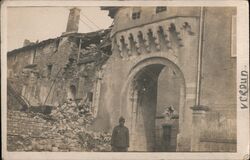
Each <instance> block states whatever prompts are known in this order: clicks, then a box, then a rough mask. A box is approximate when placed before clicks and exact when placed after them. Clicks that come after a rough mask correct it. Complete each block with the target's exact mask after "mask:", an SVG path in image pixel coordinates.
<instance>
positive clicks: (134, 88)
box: [121, 57, 185, 151]
mask: <svg viewBox="0 0 250 160" xmlns="http://www.w3.org/2000/svg"><path fill="white" fill-rule="evenodd" d="M166 67H167V68H168V69H170V70H172V71H173V72H174V73H175V74H176V76H177V78H178V80H179V84H180V85H179V86H180V87H179V88H178V89H179V92H178V93H179V96H178V99H179V103H178V104H179V106H177V107H178V114H179V117H180V118H179V119H178V121H177V124H178V123H181V121H183V117H184V113H183V108H184V106H185V80H184V76H183V74H182V72H181V70H180V69H179V67H178V66H177V65H176V64H174V63H173V62H172V61H170V60H168V59H166V58H163V57H151V58H147V59H144V60H142V61H140V62H138V63H137V64H136V65H135V66H133V67H132V69H131V70H130V73H129V76H128V80H127V83H126V84H125V86H124V88H123V90H122V95H123V96H122V99H121V107H122V108H121V112H122V114H123V115H124V114H125V115H126V117H127V126H128V127H129V130H130V137H131V138H130V150H131V151H170V150H167V149H162V148H164V147H162V148H160V149H159V143H158V142H157V140H156V139H157V138H158V139H159V136H158V137H157V134H156V127H157V125H156V123H157V122H156V119H157V115H156V113H157V97H158V96H159V95H157V89H158V87H159V86H158V78H159V75H160V74H161V72H162V70H163V68H166ZM170 96H171V94H170ZM180 129H181V128H180ZM180 129H178V131H177V132H176V134H177V133H178V132H179V130H180ZM161 136H162V135H161ZM160 138H162V137H160ZM176 139H177V135H175V140H174V141H175V145H176ZM157 143H158V147H156V146H157ZM162 145H164V144H162ZM169 145H170V144H169ZM171 151H176V148H175V149H174V150H171Z"/></svg>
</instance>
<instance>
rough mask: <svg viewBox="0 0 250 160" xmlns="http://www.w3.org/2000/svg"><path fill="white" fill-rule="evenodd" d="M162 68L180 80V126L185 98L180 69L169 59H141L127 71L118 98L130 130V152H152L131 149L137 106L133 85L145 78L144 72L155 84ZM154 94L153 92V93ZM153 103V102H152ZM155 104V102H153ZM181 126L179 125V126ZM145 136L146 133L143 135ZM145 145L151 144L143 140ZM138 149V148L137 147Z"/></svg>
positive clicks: (136, 93)
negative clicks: (171, 72)
mask: <svg viewBox="0 0 250 160" xmlns="http://www.w3.org/2000/svg"><path fill="white" fill-rule="evenodd" d="M164 67H168V68H170V69H171V70H173V71H174V72H175V73H176V75H177V76H178V77H179V79H180V99H179V117H180V118H179V124H181V123H182V122H183V121H184V119H185V117H184V112H185V98H186V94H185V92H186V89H185V88H186V87H185V78H184V75H183V73H182V71H181V69H180V68H179V66H178V65H177V64H175V63H174V62H172V61H170V60H169V59H167V58H165V57H149V58H146V59H143V60H141V61H139V62H138V63H136V64H135V65H134V66H132V68H131V69H130V71H129V74H128V78H127V80H126V82H125V84H124V86H123V88H122V91H121V93H122V94H121V97H120V106H121V109H120V111H121V113H120V115H123V116H125V117H126V119H127V120H126V121H127V124H128V127H129V129H130V132H131V135H132V138H131V143H132V145H131V150H133V149H134V151H153V150H152V148H150V147H146V148H145V150H136V148H133V141H134V139H133V134H134V133H133V127H134V125H135V124H134V121H135V120H134V117H135V116H134V114H133V113H134V112H135V111H134V108H135V106H138V102H137V99H138V92H135V88H136V87H135V85H134V82H135V81H137V80H138V78H140V77H141V78H142V77H145V74H144V72H145V71H146V72H149V71H150V72H151V73H150V74H148V75H147V76H148V77H154V76H155V78H156V79H155V80H156V83H155V84H157V81H158V77H159V74H160V72H161V70H162V69H163V68H164ZM152 74H153V75H152ZM154 92H155V91H154ZM156 99H157V96H156V98H153V99H152V100H154V101H155V100H156ZM152 103H153V102H152ZM154 103H155V102H154ZM179 126H181V125H179ZM181 130H182V128H180V129H179V132H181ZM145 134H147V133H145ZM145 141H146V142H147V143H151V142H148V141H147V140H145ZM137 148H138V147H137Z"/></svg>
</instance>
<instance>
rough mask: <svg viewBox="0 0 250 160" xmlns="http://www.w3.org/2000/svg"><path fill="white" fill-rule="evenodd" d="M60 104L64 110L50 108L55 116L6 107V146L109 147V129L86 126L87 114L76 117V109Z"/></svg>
mask: <svg viewBox="0 0 250 160" xmlns="http://www.w3.org/2000/svg"><path fill="white" fill-rule="evenodd" d="M63 107H64V110H66V111H65V112H63V111H59V110H56V111H54V114H55V115H56V116H57V117H58V118H57V119H56V117H55V116H54V117H53V116H46V115H43V114H39V113H32V112H20V111H10V110H8V115H7V117H8V118H7V150H8V151H59V152H65V151H110V150H111V148H110V136H111V135H110V134H109V133H100V132H92V131H90V130H88V129H87V126H86V124H89V123H90V121H89V120H90V119H89V118H87V117H79V116H78V113H79V112H77V111H76V112H74V113H72V112H70V110H72V107H73V106H72V105H69V104H68V105H64V106H63ZM65 107H67V108H65ZM58 113H59V114H58ZM66 114H67V118H63V117H62V116H63V115H66ZM72 115H74V118H73V116H72ZM77 116H78V117H77ZM90 118H91V117H90ZM79 119H81V120H79ZM83 120H84V121H85V122H83ZM75 121H76V122H75ZM79 123H81V124H79Z"/></svg>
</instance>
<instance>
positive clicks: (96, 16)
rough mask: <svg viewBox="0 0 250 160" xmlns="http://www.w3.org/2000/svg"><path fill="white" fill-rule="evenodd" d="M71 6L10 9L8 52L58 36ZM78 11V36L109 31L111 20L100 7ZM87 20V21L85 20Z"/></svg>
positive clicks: (8, 15)
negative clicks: (79, 34)
mask: <svg viewBox="0 0 250 160" xmlns="http://www.w3.org/2000/svg"><path fill="white" fill-rule="evenodd" d="M70 8H71V7H9V8H8V10H7V43H8V44H7V49H8V51H11V50H13V49H16V48H20V47H22V46H23V41H24V40H25V39H28V40H30V41H32V42H35V41H37V40H39V41H42V40H46V39H49V38H55V37H59V36H61V34H62V33H63V32H65V31H66V25H67V21H68V16H69V9H70ZM78 8H80V9H81V15H80V19H81V20H80V22H79V30H78V32H79V33H86V32H92V31H96V30H100V29H105V28H108V27H109V26H110V25H111V24H112V21H113V20H112V19H111V18H110V17H109V16H108V11H106V10H105V11H103V10H101V9H100V7H78ZM86 17H87V18H86Z"/></svg>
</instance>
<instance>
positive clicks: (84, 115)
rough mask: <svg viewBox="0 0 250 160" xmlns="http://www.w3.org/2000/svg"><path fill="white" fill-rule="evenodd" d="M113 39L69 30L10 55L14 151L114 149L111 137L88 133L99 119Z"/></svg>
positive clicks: (106, 33) (103, 32)
mask: <svg viewBox="0 0 250 160" xmlns="http://www.w3.org/2000/svg"><path fill="white" fill-rule="evenodd" d="M74 16H75V15H74ZM69 21H70V20H69ZM69 25H72V24H69ZM68 28H70V27H69V26H68ZM71 28H73V29H74V27H71ZM109 34H110V29H107V30H100V31H96V32H93V33H86V34H83V33H76V32H72V31H68V32H66V33H63V35H62V36H61V37H58V38H55V39H49V40H45V41H42V42H37V43H29V41H27V40H26V41H25V43H24V45H25V46H24V47H23V48H20V49H17V50H13V51H11V52H9V53H8V65H9V67H8V74H9V75H8V95H9V96H8V106H9V107H8V117H9V120H10V121H11V122H9V123H8V127H9V129H8V131H9V132H8V143H9V144H11V145H8V150H10V151H22V150H32V151H56V150H59V151H61V150H62V151H92V150H94V151H105V150H106V151H108V150H110V149H109V145H108V144H109V143H108V142H109V140H110V135H109V134H108V133H99V132H91V131H87V130H86V128H87V126H88V125H90V124H91V123H92V122H93V119H94V118H95V117H96V114H97V107H96V106H97V105H98V99H99V90H100V80H101V79H102V67H103V65H104V64H105V62H106V61H107V59H108V58H109V56H110V54H111V52H110V48H111V43H110V40H109ZM10 66H11V67H10ZM17 82H18V83H17ZM18 111H22V112H23V113H19V112H18ZM19 114H20V115H19ZM13 121H14V122H13ZM40 121H41V122H40ZM13 125H14V126H13ZM25 125H27V127H25V128H23V126H25ZM18 127H20V128H18ZM62 135H63V136H62ZM33 136H34V137H33ZM86 138H87V139H89V140H87V141H85V140H86ZM55 141H56V142H55ZM58 141H59V142H58ZM60 141H67V142H60ZM81 142H82V143H81ZM24 146H25V147H24ZM98 146H99V148H98Z"/></svg>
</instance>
